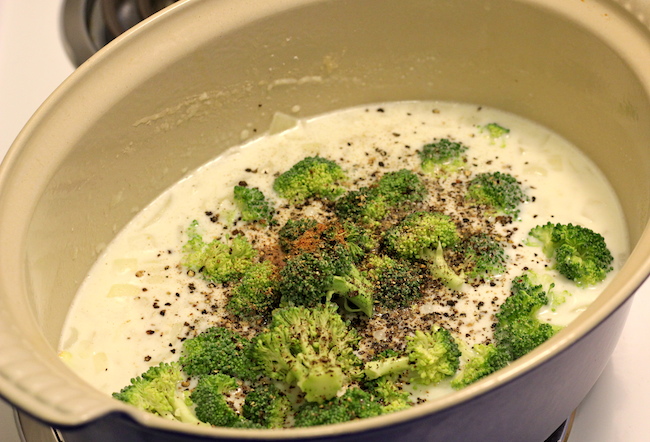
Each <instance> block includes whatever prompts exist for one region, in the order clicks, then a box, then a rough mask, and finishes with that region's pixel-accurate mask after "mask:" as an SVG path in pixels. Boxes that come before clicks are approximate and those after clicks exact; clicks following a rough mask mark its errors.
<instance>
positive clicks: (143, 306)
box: [60, 102, 628, 395]
mask: <svg viewBox="0 0 650 442" xmlns="http://www.w3.org/2000/svg"><path fill="white" fill-rule="evenodd" d="M278 121H279V122H280V125H279V126H277V127H281V128H282V129H283V130H282V131H280V132H279V133H274V134H269V135H266V136H263V137H261V138H259V139H256V140H253V141H251V142H248V143H246V144H244V145H242V146H238V147H234V148H232V149H230V150H228V151H227V152H226V153H225V154H223V155H221V156H220V157H219V158H217V159H215V160H214V161H212V162H210V163H209V164H206V165H205V166H203V167H201V168H200V169H198V170H197V171H195V172H193V173H191V174H190V175H189V176H188V177H186V178H185V179H183V180H182V181H180V182H179V183H177V184H176V185H174V186H173V187H172V188H170V189H169V190H168V191H167V192H165V193H164V194H162V195H161V196H160V197H159V198H158V199H157V200H155V201H154V202H153V203H152V204H151V205H150V206H149V207H147V208H146V209H144V210H143V211H142V212H141V213H139V214H138V215H137V216H136V217H135V218H134V219H133V221H132V222H131V223H130V224H129V225H128V226H127V227H126V228H125V229H124V230H123V231H122V232H121V233H120V234H119V235H118V236H117V237H116V238H115V240H114V241H113V242H112V243H111V244H110V245H109V246H108V247H107V249H106V250H105V252H104V253H103V255H102V256H101V257H100V259H99V260H98V261H97V263H96V264H95V266H94V267H93V269H92V270H91V272H90V274H89V275H88V277H87V279H86V280H85V281H84V283H83V285H82V286H81V288H80V290H79V292H78V294H77V296H76V298H75V301H74V304H73V306H72V308H71V310H70V313H69V316H68V318H67V321H66V324H65V327H64V330H63V333H62V336H61V341H60V352H61V353H60V354H61V357H62V359H63V360H65V361H66V362H67V363H68V364H69V366H70V367H71V368H72V369H73V370H74V371H75V372H77V373H78V374H79V376H81V377H82V378H83V379H85V380H86V381H88V382H89V383H90V384H92V385H93V386H95V387H96V388H98V389H100V390H102V391H104V392H106V393H111V392H114V391H117V390H119V389H121V388H122V387H123V386H125V385H126V384H128V382H129V379H130V378H132V377H134V376H136V375H139V374H140V373H142V372H144V371H145V370H146V369H147V368H148V367H149V366H151V365H156V364H158V363H159V362H161V361H171V360H175V359H177V358H178V355H179V353H180V349H181V347H182V339H183V338H184V337H185V336H187V335H188V334H191V333H195V332H196V331H200V330H203V329H205V328H207V327H209V326H212V325H219V324H220V323H222V321H223V319H222V316H223V315H222V314H220V312H223V306H224V300H223V299H222V298H220V297H219V288H218V287H212V286H210V285H207V284H202V283H197V279H196V278H191V277H189V276H188V275H187V274H186V269H184V268H182V267H181V266H180V264H179V263H180V259H181V257H182V252H181V249H182V245H183V243H184V242H185V241H186V239H187V238H186V234H185V229H186V228H187V226H188V225H189V223H190V222H191V221H192V220H193V219H197V220H199V223H200V226H201V229H202V230H203V232H204V238H212V237H222V236H223V235H224V234H226V233H227V232H229V231H230V230H231V229H232V227H233V223H234V224H236V223H237V211H236V210H235V209H234V206H233V203H232V188H233V186H235V185H237V184H238V183H239V182H240V181H246V182H247V183H248V185H249V186H255V187H259V188H260V189H261V190H262V191H263V192H264V193H265V194H266V195H267V196H268V197H270V198H271V199H272V200H273V201H274V202H275V203H276V204H277V205H280V204H281V203H282V201H281V200H280V199H279V198H277V197H275V196H274V194H273V191H272V190H271V185H272V182H273V178H274V174H277V173H278V172H282V171H284V170H286V169H287V168H288V167H289V166H290V165H292V164H294V163H296V162H297V161H299V160H301V159H302V158H304V157H306V156H311V155H316V154H318V155H320V156H322V157H325V158H329V159H331V160H334V161H336V162H338V163H339V164H340V165H341V166H342V167H343V168H344V169H345V170H346V171H347V172H348V174H349V176H350V182H351V183H354V185H352V188H356V187H357V186H363V185H367V183H368V181H367V175H368V174H369V173H370V172H372V171H376V170H378V169H380V170H382V171H388V170H397V169H401V168H410V169H412V170H414V171H420V168H419V157H418V156H417V149H419V148H420V147H421V146H422V145H424V144H426V143H430V142H432V140H433V139H434V138H453V139H454V140H456V141H460V142H462V143H464V144H466V145H467V146H469V147H470V148H469V150H468V151H467V157H468V160H469V161H468V164H470V165H471V166H472V167H471V170H472V172H473V173H478V172H483V171H496V170H500V171H504V172H508V173H510V174H512V175H514V176H516V177H517V178H518V179H519V180H520V181H521V182H522V184H523V187H524V188H525V189H526V191H527V193H528V194H529V195H530V196H531V197H534V202H533V201H530V202H526V203H524V204H523V205H522V207H521V213H520V218H521V219H520V220H519V221H518V222H517V223H516V227H517V231H516V232H515V233H514V234H513V235H512V237H511V240H512V244H513V247H512V248H509V249H508V254H509V258H510V260H509V261H510V265H509V269H508V271H507V272H506V274H504V275H503V276H502V277H500V278H497V279H496V280H495V283H496V284H495V286H494V287H490V286H483V287H480V288H478V289H475V288H472V287H470V286H468V285H466V287H465V288H464V289H463V291H464V295H463V297H462V298H461V299H460V300H459V301H458V303H457V305H456V306H455V308H456V309H457V310H458V311H461V312H464V316H462V319H459V318H456V319H454V320H453V321H452V320H450V321H452V322H453V324H451V325H453V326H454V327H458V328H459V330H462V331H463V333H462V334H463V335H465V334H469V337H468V338H467V343H468V345H473V344H475V343H478V342H484V341H485V340H486V339H489V338H490V336H491V335H490V333H491V324H492V321H493V316H492V315H493V313H494V311H495V308H496V307H498V305H499V304H500V303H501V302H502V301H503V299H504V298H505V296H507V292H508V287H509V281H510V279H511V278H512V277H515V276H517V275H519V274H520V273H521V271H522V267H523V266H528V267H530V268H532V269H537V270H538V271H539V272H540V273H542V272H548V270H545V266H547V265H548V260H546V259H545V258H544V257H543V256H542V254H541V251H540V249H539V248H536V247H528V246H524V245H523V244H525V241H526V236H527V233H528V231H529V230H530V229H531V228H532V227H534V226H536V225H538V224H544V223H546V222H547V221H551V222H561V223H569V222H571V223H574V224H580V225H583V226H585V227H589V228H591V229H592V230H594V231H596V232H599V233H601V234H602V235H603V236H604V237H605V238H606V240H607V244H608V246H609V248H610V250H612V252H613V254H614V256H615V261H614V266H615V268H616V269H618V268H620V266H621V265H622V263H623V262H624V260H625V258H626V256H627V254H628V248H627V247H628V241H627V234H626V230H625V223H624V219H623V215H622V212H621V210H620V208H619V205H618V202H617V200H616V196H615V194H614V192H613V190H612V189H611V188H610V187H609V185H608V183H607V181H606V180H605V178H604V177H603V175H602V174H601V173H600V171H599V170H598V169H597V168H596V167H595V166H594V165H593V164H592V163H591V162H590V161H589V160H588V159H587V158H586V157H585V156H584V155H583V154H582V153H581V152H580V151H579V150H578V149H576V148H575V147H574V146H572V145H570V144H569V143H568V142H567V141H566V140H564V139H562V138H560V137H559V136H557V135H556V134H554V133H552V132H549V131H548V130H547V129H545V128H543V127H540V126H539V125H537V124H535V123H533V122H530V121H528V120H525V119H522V118H520V117H517V116H515V115H512V114H508V113H504V112H500V111H497V110H494V109H488V108H480V107H477V106H472V105H463V104H453V103H442V102H403V103H386V104H380V105H372V106H365V107H360V108H354V109H348V110H342V111H338V112H334V113H332V114H328V115H324V116H320V117H316V118H312V119H309V120H301V121H295V122H293V121H292V120H291V118H287V117H286V116H281V117H280V118H278ZM492 122H498V123H499V124H500V125H501V126H504V127H507V128H509V129H510V133H509V134H508V135H506V136H505V137H502V138H498V139H492V138H490V137H489V136H488V134H487V132H486V131H485V130H484V129H483V128H482V127H483V126H484V125H485V124H487V123H492ZM293 123H295V124H293ZM380 164H381V165H380ZM308 211H309V212H311V214H313V215H314V216H317V215H318V213H319V212H320V208H319V206H318V204H314V205H312V206H311V207H310V208H309V209H308ZM216 214H219V218H218V220H217V222H212V221H211V220H210V218H213V217H214V216H215V215H216ZM280 223H281V224H282V223H283V220H282V219H280ZM512 227H513V225H510V226H506V227H505V228H504V229H506V228H509V229H512ZM250 235H253V236H254V235H255V234H254V233H252V234H250ZM250 235H249V236H250ZM551 273H552V274H555V273H554V272H551ZM614 273H615V272H612V273H611V274H610V276H609V277H608V280H609V279H610V278H611V277H613V274H614ZM556 276H557V278H556V284H557V286H556V292H558V293H560V292H562V291H563V290H568V291H569V292H570V293H571V294H570V295H567V296H566V301H565V302H564V303H562V304H561V305H559V306H556V307H554V308H548V309H546V310H544V311H542V312H540V317H541V318H542V319H544V320H548V321H550V322H552V323H554V324H558V325H566V324H568V323H569V322H570V321H572V320H573V319H575V318H576V317H577V316H578V315H579V314H580V313H581V312H582V311H584V310H585V309H586V307H587V306H588V305H589V304H590V303H591V302H592V301H593V300H594V299H595V298H596V297H597V296H598V294H599V293H600V292H601V291H602V288H603V287H604V286H605V285H606V284H607V280H606V281H604V282H603V283H602V284H600V285H598V286H596V287H591V288H578V287H576V286H575V285H574V284H572V283H570V282H568V281H565V280H564V279H563V278H562V277H561V276H559V275H556ZM495 297H496V298H498V300H499V301H498V302H497V303H494V302H491V301H492V300H493V298H495ZM481 302H482V303H481ZM417 308H419V309H420V314H427V313H432V312H435V311H442V310H441V307H440V306H439V305H438V304H437V303H435V302H426V303H424V304H423V305H421V306H419V307H417ZM381 321H382V318H381V317H378V318H375V331H374V335H375V337H376V338H377V339H384V338H385V336H383V335H382V327H381V325H382V323H381ZM454 321H455V322H454ZM448 390H449V388H448V386H445V385H442V386H441V387H440V388H438V389H436V390H434V391H432V392H431V395H439V394H444V393H445V392H447V391H448Z"/></svg>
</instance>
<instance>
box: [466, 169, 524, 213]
mask: <svg viewBox="0 0 650 442" xmlns="http://www.w3.org/2000/svg"><path fill="white" fill-rule="evenodd" d="M467 198H469V199H470V200H472V201H475V202H476V203H478V204H484V205H486V206H487V207H488V208H489V209H490V210H491V211H493V212H494V213H501V214H505V215H510V216H513V217H516V216H518V215H519V204H521V203H522V202H524V201H528V197H527V196H526V194H525V193H524V191H523V190H522V188H521V186H520V184H519V182H518V181H517V179H516V178H515V177H513V176H512V175H510V174H508V173H502V172H486V173H480V174H478V175H476V176H475V177H474V178H472V179H471V180H470V181H469V185H468V188H467Z"/></svg>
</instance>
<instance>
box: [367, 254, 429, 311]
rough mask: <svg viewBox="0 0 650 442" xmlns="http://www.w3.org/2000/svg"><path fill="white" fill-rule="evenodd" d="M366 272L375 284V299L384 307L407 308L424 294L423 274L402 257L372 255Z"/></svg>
mask: <svg viewBox="0 0 650 442" xmlns="http://www.w3.org/2000/svg"><path fill="white" fill-rule="evenodd" d="M365 274H366V275H367V277H368V280H370V281H371V282H372V284H373V293H374V299H375V301H376V302H377V303H379V304H380V305H382V306H383V307H386V308H389V309H393V308H405V307H408V306H410V305H411V304H413V301H415V300H416V299H419V298H420V297H421V296H422V294H423V292H422V289H421V288H422V274H421V273H420V272H419V271H418V269H417V268H415V267H413V266H412V265H410V264H409V263H408V262H406V261H404V260H402V259H393V258H391V257H389V256H385V255H383V256H378V255H374V256H371V257H370V258H369V259H368V262H367V264H366V270H365Z"/></svg>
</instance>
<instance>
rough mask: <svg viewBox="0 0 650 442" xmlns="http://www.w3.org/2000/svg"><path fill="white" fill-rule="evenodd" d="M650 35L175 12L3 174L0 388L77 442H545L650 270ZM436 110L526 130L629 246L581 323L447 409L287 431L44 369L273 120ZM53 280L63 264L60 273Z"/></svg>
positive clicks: (414, 16)
mask: <svg viewBox="0 0 650 442" xmlns="http://www.w3.org/2000/svg"><path fill="white" fill-rule="evenodd" d="M648 68H650V38H649V37H648V32H647V29H646V28H644V27H643V26H641V24H640V23H639V22H638V21H637V20H636V19H635V18H634V17H633V16H632V15H630V14H628V13H627V12H626V11H625V10H624V9H622V8H620V7H619V6H618V5H617V4H616V3H614V2H608V1H604V0H603V1H595V2H582V1H579V0H466V1H464V2H457V1H453V0H435V1H432V0H405V1H402V2H399V3H396V2H393V1H389V0H276V1H270V2H262V3H260V2H256V3H255V4H252V3H249V2H241V1H234V0H232V1H231V0H224V1H220V2H214V1H209V0H190V1H181V2H178V3H176V4H174V5H173V6H171V7H170V8H168V9H166V10H165V11H164V12H163V13H162V14H159V15H157V16H155V17H154V18H153V19H151V20H149V21H148V22H147V23H145V24H144V25H143V26H137V27H136V28H135V29H133V30H132V31H129V32H127V33H126V34H125V35H124V36H122V37H119V38H117V39H116V40H115V41H114V42H113V43H111V44H109V45H108V46H107V47H106V48H105V49H103V50H101V51H100V52H99V53H98V54H97V55H95V56H93V57H92V58H91V59H90V60H89V61H88V62H87V63H84V64H83V65H82V66H81V67H80V68H79V69H78V70H77V71H76V72H75V73H74V74H73V75H72V76H71V77H70V79H69V80H67V81H66V82H65V83H64V84H63V85H62V86H61V87H60V88H59V89H58V90H57V91H56V92H55V93H54V94H53V95H52V96H51V98H50V99H48V101H47V102H46V103H45V104H44V106H43V107H42V108H41V109H40V110H39V111H38V112H37V113H36V114H35V116H34V117H33V118H32V120H31V121H30V122H29V123H28V125H27V126H26V127H25V129H24V130H23V132H22V133H21V134H20V136H19V137H18V139H17V140H16V142H15V144H14V146H13V147H12V150H11V151H10V152H9V154H8V156H7V158H6V161H5V163H4V164H3V166H2V169H1V171H0V244H2V245H3V247H2V248H1V249H0V263H1V265H0V302H2V309H0V322H1V323H2V328H1V330H2V331H1V332H0V391H1V394H2V395H3V396H4V397H6V398H7V399H9V400H10V401H12V402H13V403H14V404H15V405H16V406H17V407H19V408H21V409H23V410H25V411H27V412H28V413H30V414H32V415H34V416H36V417H38V418H39V419H41V420H43V421H45V422H47V423H49V424H53V425H55V426H57V427H59V428H61V432H62V434H63V435H64V437H65V438H66V441H70V442H74V441H81V440H84V441H87V440H99V437H100V435H101V438H102V439H101V440H115V441H118V440H120V441H121V440H130V441H131V440H133V441H139V440H156V441H160V440H163V441H176V440H215V439H217V440H314V441H321V440H323V441H324V440H332V439H336V440H340V441H346V440H350V441H352V440H354V441H364V440H368V441H370V440H373V441H375V440H386V441H388V440H411V439H413V440H415V439H422V440H432V441H433V440H513V441H518V440H521V441H529V440H543V439H544V438H546V437H547V436H548V435H549V434H550V433H552V432H553V430H554V429H555V428H557V427H558V425H560V424H561V422H562V421H564V420H565V419H566V418H567V416H569V414H570V413H571V412H572V410H573V409H575V407H576V406H577V405H578V404H579V403H580V401H581V400H582V398H583V397H584V396H585V395H586V394H587V392H588V391H589V389H590V388H591V387H592V385H593V384H594V382H595V381H596V379H597V378H598V376H599V374H600V372H601V371H602V369H603V367H604V365H605V363H606V361H607V359H608V358H609V355H610V354H611V351H612V349H613V347H614V345H615V343H616V340H617V338H618V334H619V333H620V330H621V328H622V325H623V323H624V320H625V317H626V314H627V311H628V308H629V305H630V302H629V299H630V297H631V295H632V294H633V293H634V291H635V289H636V288H637V287H638V286H639V285H640V284H641V283H642V281H643V280H644V278H645V277H646V276H647V275H648V273H650V263H649V262H648V259H647V256H648V255H649V254H650V233H649V232H648V229H647V223H648V218H649V215H650V186H648V185H644V184H643V183H647V182H648V181H649V178H650V152H649V151H648V149H647V145H648V141H650V124H648V122H650V69H648ZM410 99H425V100H428V99H438V100H454V101H464V102H472V103H478V104H484V105H487V106H492V107H497V108H500V109H503V110H506V111H510V112H514V113H517V114H520V115H522V116H524V117H527V118H530V119H532V120H535V121H537V122H539V123H541V124H543V125H545V126H547V127H549V128H550V129H552V130H555V131H556V132H558V133H560V134H561V135H563V136H564V137H566V138H567V139H569V140H570V141H571V142H573V143H574V144H576V145H578V146H579V147H581V148H583V149H584V151H585V152H586V153H587V154H588V155H589V156H590V157H591V158H592V160H594V162H595V163H596V164H597V165H598V166H599V167H600V168H601V169H602V170H603V172H604V173H605V174H606V175H607V177H608V178H609V180H610V182H611V183H612V185H613V187H614V189H615V190H616V191H617V193H618V195H619V198H620V201H621V205H622V207H623V210H624V213H625V214H626V217H627V220H628V228H629V232H630V238H631V241H632V243H633V244H634V245H635V247H634V251H633V253H632V255H631V256H630V258H629V261H628V263H627V264H626V266H625V267H624V269H623V270H622V271H621V272H620V274H619V276H618V277H617V278H616V279H615V280H614V282H613V283H612V284H611V286H610V287H609V288H608V289H607V290H606V291H605V292H604V293H603V295H602V296H601V297H600V298H599V299H598V300H597V301H596V302H595V303H594V304H593V305H592V306H591V307H590V309H589V310H588V311H587V312H586V313H585V314H583V315H582V316H581V317H580V318H579V319H578V320H577V321H575V322H574V323H573V324H572V325H570V326H569V327H567V329H565V330H564V331H563V332H562V333H560V334H558V335H557V336H556V337H554V338H553V339H552V340H550V341H549V342H547V343H546V344H544V345H543V346H541V347H540V348H539V349H537V350H536V351H535V352H533V353H531V354H530V355H527V356H526V357H524V358H522V359H520V360H518V361H517V362H515V363H513V364H512V366H510V367H509V368H508V369H505V370H503V371H501V372H499V373H496V374H495V375H493V376H490V377H488V378H486V379H485V380H483V381H481V382H478V383H476V384H474V385H472V386H470V387H468V388H467V389H465V390H463V391H460V392H458V393H456V394H453V395H450V396H448V397H445V398H442V399H440V400H437V401H433V402H431V403H427V404H425V405H422V406H418V407H415V408H413V409H412V410H408V411H405V412H401V413H396V414H394V415H387V416H382V417H380V418H374V419H367V420H363V421H358V422H350V423H346V424H340V425H334V426H328V427H323V428H310V429H296V430H287V431H270V430H269V431H266V430H259V431H256V432H254V433H249V432H242V431H241V430H233V429H197V428H193V427H189V426H187V425H182V424H177V423H174V422H168V421H164V420H163V419H159V418H157V417H155V416H151V415H146V414H144V413H141V412H139V411H137V410H134V409H132V408H129V407H127V406H125V405H124V404H121V403H118V402H117V401H114V400H113V399H111V398H108V397H106V396H104V395H102V394H101V393H99V392H97V391H95V390H94V389H93V388H92V387H91V386H88V385H86V384H84V383H82V382H81V381H80V380H79V379H78V378H77V377H76V376H74V375H73V374H72V373H71V372H70V371H69V370H68V369H67V368H66V367H65V366H64V365H63V364H62V363H61V362H60V361H59V360H58V358H57V355H56V351H55V348H56V345H57V341H58V336H59V333H60V329H61V326H62V323H63V320H64V318H65V314H66V312H67V310H68V307H69V305H70V303H71V301H72V297H73V296H74V293H75V291H76V288H77V287H78V285H79V283H80V282H81V280H82V279H83V277H84V275H85V274H86V272H87V271H88V269H89V267H90V265H91V264H92V263H93V261H94V259H95V258H96V255H97V250H98V249H99V248H100V246H101V245H102V244H106V243H107V242H109V241H110V239H111V238H112V237H113V236H114V234H115V232H116V231H117V230H119V229H120V228H121V227H122V226H124V225H125V224H126V223H127V222H128V220H129V219H130V217H131V216H132V214H133V210H134V208H142V207H144V206H145V205H146V204H147V203H148V202H149V201H150V200H151V199H153V198H154V197H155V196H156V195H157V194H158V193H160V192H161V191H162V190H163V189H164V188H166V187H167V186H169V185H171V184H172V183H173V182H175V181H176V180H178V179H179V178H181V177H182V176H183V175H184V174H185V173H186V172H187V171H188V170H192V169H194V168H195V167H198V166H199V165H200V164H202V163H204V162H205V161H207V160H208V159H210V158H212V157H214V156H215V155H217V154H218V153H219V152H220V151H222V150H223V149H225V148H227V147H229V146H230V145H233V144H237V143H238V142H239V141H240V140H241V135H242V133H243V131H245V130H246V131H249V132H251V131H252V130H253V129H255V130H256V131H257V133H261V132H263V131H264V130H265V129H266V128H267V127H268V125H269V123H270V121H271V116H272V115H273V114H274V113H275V112H276V111H281V112H285V113H297V115H298V116H309V115H314V114H317V113H322V112H326V111H329V110H333V109H337V108H340V107H346V106H351V105H357V104H361V103H371V102H379V101H386V100H410ZM52 263H56V265H52Z"/></svg>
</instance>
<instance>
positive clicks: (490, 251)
mask: <svg viewBox="0 0 650 442" xmlns="http://www.w3.org/2000/svg"><path fill="white" fill-rule="evenodd" d="M458 249H459V250H458V251H459V252H460V253H461V254H462V256H463V273H464V274H465V276H466V277H467V279H468V280H472V281H476V282H480V281H489V280H491V279H493V278H494V277H495V276H497V275H500V274H502V273H503V272H505V270H506V259H507V255H506V252H505V250H504V248H503V246H502V245H501V244H500V243H499V242H498V241H497V240H495V239H494V238H492V237H491V236H490V235H488V234H485V233H479V234H476V235H472V236H470V237H469V238H466V239H465V240H464V241H463V242H462V243H461V244H460V246H459V248H458Z"/></svg>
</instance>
